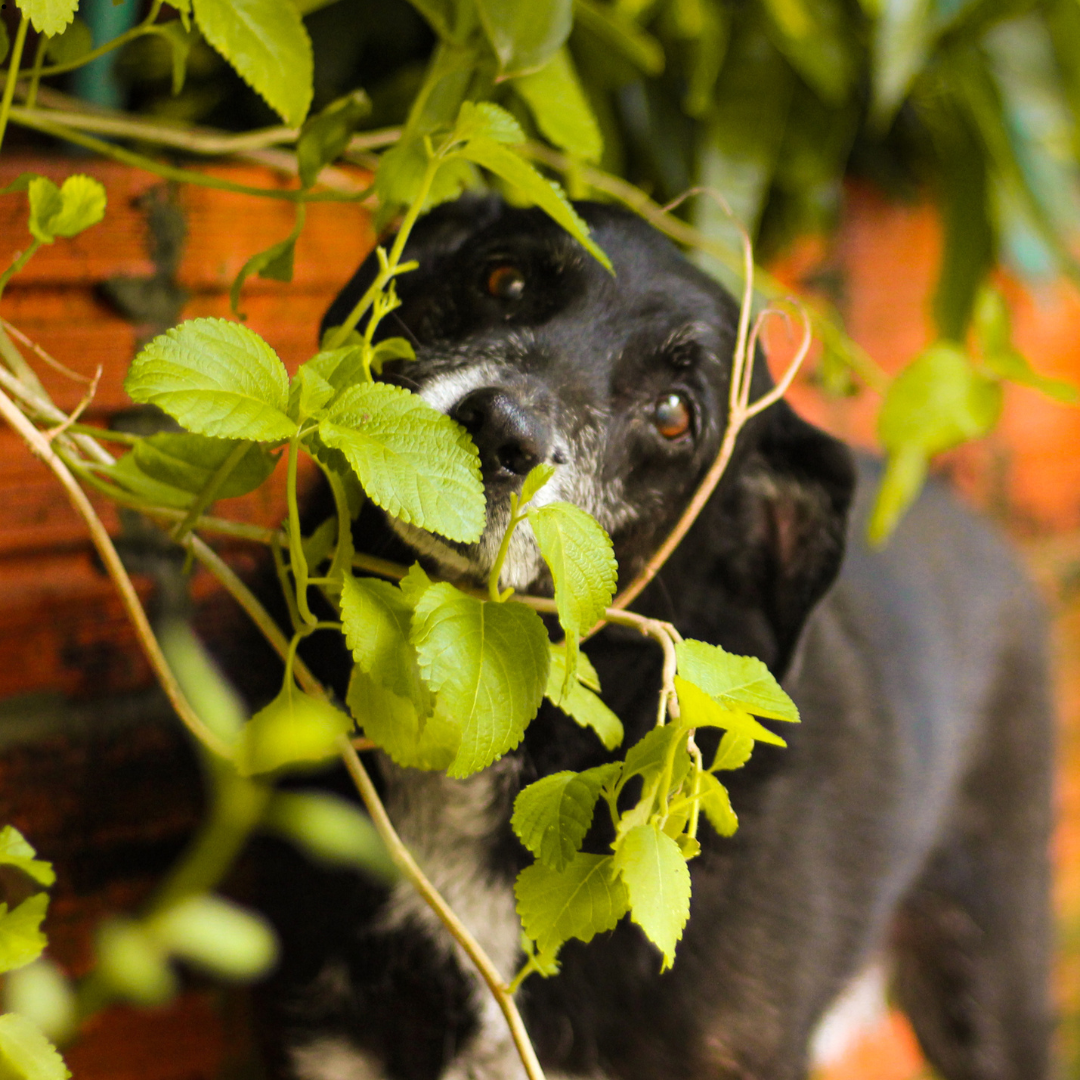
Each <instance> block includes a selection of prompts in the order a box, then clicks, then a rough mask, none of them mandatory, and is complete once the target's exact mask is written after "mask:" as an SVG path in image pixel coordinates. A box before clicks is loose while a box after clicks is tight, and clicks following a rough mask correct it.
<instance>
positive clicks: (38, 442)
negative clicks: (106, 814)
mask: <svg viewBox="0 0 1080 1080" xmlns="http://www.w3.org/2000/svg"><path fill="white" fill-rule="evenodd" d="M0 414H2V415H3V417H4V419H5V420H7V422H8V423H9V424H10V425H11V426H12V427H13V428H14V429H15V430H16V431H17V432H18V433H19V434H20V435H21V436H22V437H23V438H24V439H25V440H26V442H27V443H28V444H29V445H30V448H31V450H33V452H34V453H35V454H36V455H37V456H38V457H39V458H41V460H42V461H44V462H45V464H46V465H47V466H48V467H49V468H50V469H51V470H52V472H53V473H54V475H55V476H56V478H57V479H58V480H59V481H60V483H61V485H62V486H63V488H64V491H65V492H66V494H67V496H68V499H69V500H70V501H71V505H72V506H73V507H74V508H75V510H76V511H77V512H78V514H79V515H80V516H81V517H82V519H83V520H84V521H85V522H86V525H87V528H88V529H89V530H90V538H91V539H92V540H93V542H94V547H95V548H97V551H98V554H99V555H100V556H101V561H102V562H103V563H104V565H105V569H106V570H107V571H108V573H109V576H110V577H111V578H112V580H113V584H114V585H115V586H116V590H117V592H118V593H119V594H120V599H121V601H122V602H123V605H124V608H125V609H126V611H127V613H128V617H129V618H130V619H131V622H132V624H133V625H134V627H135V633H136V636H137V637H138V639H139V644H140V645H141V646H142V648H143V651H144V652H145V653H146V657H147V659H148V660H149V661H150V666H151V667H152V668H153V669H154V674H155V675H156V676H157V679H158V682H160V683H161V686H162V689H163V690H164V691H165V693H166V695H167V696H168V698H169V701H170V702H171V703H172V706H173V708H174V709H175V710H176V713H177V715H178V716H179V717H180V719H181V721H182V722H183V723H184V725H185V726H186V727H187V729H188V730H189V731H190V732H191V733H192V735H194V736H195V738H197V739H198V740H199V742H201V743H202V744H203V745H204V746H205V747H206V748H207V749H208V750H210V751H211V752H212V753H214V754H217V755H218V756H219V757H225V758H228V757H230V756H231V753H232V751H231V749H230V747H229V746H228V745H227V744H226V743H225V742H224V741H223V740H222V739H220V738H219V737H218V736H217V735H216V734H215V733H214V732H213V731H211V730H210V728H208V727H207V726H206V724H204V723H203V721H202V720H201V719H200V717H199V716H198V714H197V713H196V712H195V710H194V709H192V707H191V705H190V704H189V703H188V700H187V698H186V697H185V695H184V692H183V690H181V688H180V684H179V683H178V682H177V681H176V676H175V675H173V673H172V669H171V668H170V667H169V663H168V661H167V660H166V659H165V655H164V653H163V652H162V651H161V646H160V645H159V644H158V640H157V638H156V637H155V636H154V631H153V630H152V629H151V627H150V622H149V620H148V619H147V617H146V612H145V611H144V610H143V606H142V602H141V601H140V600H139V596H138V593H136V592H135V586H134V585H132V583H131V578H130V577H129V576H128V572H127V570H126V569H125V568H124V564H123V563H122V562H121V561H120V556H119V555H118V554H117V552H116V548H115V547H114V546H113V542H112V539H111V538H110V537H109V534H108V532H107V531H106V529H105V526H104V525H103V524H102V523H101V518H99V517H98V515H97V512H96V511H95V510H94V508H93V506H91V505H90V500H89V499H88V498H87V497H86V493H85V492H84V491H83V489H82V488H81V487H79V485H78V483H77V481H76V480H75V477H74V476H72V474H71V471H70V470H69V469H68V467H67V466H66V465H65V463H64V462H63V461H62V460H61V458H60V457H59V455H58V454H57V453H56V452H55V451H54V450H53V447H52V444H51V443H50V442H49V440H48V439H47V438H46V437H45V436H44V435H43V434H42V433H41V432H40V431H38V429H37V428H36V427H34V425H33V424H32V423H30V421H29V420H28V419H27V418H26V417H25V416H23V414H22V412H21V411H20V410H19V407H18V406H17V405H16V404H15V403H14V402H13V401H12V400H11V398H9V397H8V396H7V394H5V393H3V392H2V391H0Z"/></svg>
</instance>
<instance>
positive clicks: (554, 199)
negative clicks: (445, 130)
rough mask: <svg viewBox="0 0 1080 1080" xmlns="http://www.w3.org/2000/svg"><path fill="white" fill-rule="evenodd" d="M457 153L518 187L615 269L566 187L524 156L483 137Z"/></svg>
mask: <svg viewBox="0 0 1080 1080" xmlns="http://www.w3.org/2000/svg"><path fill="white" fill-rule="evenodd" d="M457 153H458V154H460V155H462V156H463V157H465V158H468V160H469V161H472V162H475V163H476V164H477V165H480V166H482V167H483V168H485V169H487V170H488V171H489V172H493V173H494V174H495V175H496V176H498V177H500V178H501V179H503V180H505V181H506V182H507V183H508V184H512V185H513V186H514V187H516V188H517V189H518V191H520V192H521V194H522V195H524V196H525V197H526V198H528V199H529V200H530V201H531V202H534V203H535V204H536V205H537V206H538V207H540V209H541V210H543V211H544V212H545V213H546V214H548V215H549V216H550V217H551V218H552V219H553V220H554V221H555V222H556V223H558V224H559V225H561V226H562V227H563V228H564V229H565V230H566V231H567V232H568V233H569V234H570V235H571V236H572V237H574V239H575V240H577V241H578V243H579V244H581V245H582V247H584V248H585V250H586V251H588V252H589V254H590V255H592V256H593V258H595V259H596V260H597V261H598V262H599V263H600V265H601V266H603V267H604V268H605V269H607V270H609V271H611V273H614V272H615V271H614V270H613V268H612V266H611V260H610V259H609V258H608V257H607V256H606V255H605V254H604V252H603V251H602V250H601V249H600V248H599V247H598V246H597V244H596V242H595V241H594V240H593V239H592V238H591V237H590V236H589V227H588V225H586V224H585V222H584V221H582V220H581V218H580V217H578V214H577V211H576V210H575V209H574V208H573V207H572V206H571V205H570V200H569V199H567V197H566V193H565V192H564V191H563V189H562V188H561V187H559V185H558V184H556V183H554V182H553V181H551V180H546V179H544V177H543V176H541V175H540V173H538V172H537V171H536V170H535V169H534V168H533V167H532V165H530V164H529V163H528V162H527V161H526V160H525V159H524V158H523V157H521V156H520V155H518V154H516V153H515V152H514V151H513V150H511V149H510V148H509V147H507V146H503V145H502V144H501V143H497V142H495V141H494V140H493V139H489V138H485V137H483V136H480V137H478V138H475V139H471V140H470V141H469V142H467V143H466V144H465V145H464V146H463V147H462V148H461V149H460V150H458V151H457Z"/></svg>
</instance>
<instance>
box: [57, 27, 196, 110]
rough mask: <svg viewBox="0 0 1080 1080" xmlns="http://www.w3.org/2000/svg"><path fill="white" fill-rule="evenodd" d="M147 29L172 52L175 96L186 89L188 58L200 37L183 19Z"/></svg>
mask: <svg viewBox="0 0 1080 1080" xmlns="http://www.w3.org/2000/svg"><path fill="white" fill-rule="evenodd" d="M76 21H78V20H76ZM147 29H148V31H149V32H150V33H152V34H156V35H157V36H158V37H160V38H164V39H165V41H166V42H167V43H168V45H169V48H170V49H171V50H172V92H173V95H174V96H175V95H176V94H179V93H180V91H181V90H183V89H184V80H185V78H186V77H187V62H188V57H189V56H190V55H191V49H192V47H193V46H194V45H195V43H196V42H197V41H198V40H199V35H198V34H197V33H195V32H193V31H192V30H191V26H190V22H185V20H183V19H172V20H170V21H169V22H166V23H155V24H154V25H153V26H150V27H148V28H147Z"/></svg>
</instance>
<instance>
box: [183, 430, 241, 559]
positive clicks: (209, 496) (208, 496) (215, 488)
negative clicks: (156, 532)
mask: <svg viewBox="0 0 1080 1080" xmlns="http://www.w3.org/2000/svg"><path fill="white" fill-rule="evenodd" d="M251 445H252V444H251V442H250V441H249V440H246V439H245V440H241V441H240V442H238V443H237V444H236V445H235V446H234V447H233V448H232V451H231V452H230V453H229V456H228V457H227V458H226V459H225V460H224V461H223V462H222V463H221V464H220V465H219V466H218V467H217V469H215V470H214V473H213V475H212V476H211V477H210V479H209V480H207V481H206V483H205V484H204V485H203V489H202V491H200V492H199V494H198V495H196V496H195V501H194V502H192V504H191V508H190V509H189V510H188V512H187V516H186V517H185V518H184V520H183V521H181V522H180V524H179V525H177V526H176V529H175V531H174V532H173V539H174V540H175V541H176V542H177V543H178V544H179V543H183V541H184V538H185V537H186V536H187V534H188V533H189V532H191V530H192V529H193V528H194V527H195V522H196V521H198V520H199V518H200V517H201V516H202V512H203V511H204V510H205V509H206V508H207V507H208V506H209V505H210V504H211V503H212V502H213V501H214V499H216V498H217V493H218V492H219V491H220V490H221V486H222V484H224V483H225V481H226V480H228V479H229V476H230V475H231V474H232V473H233V471H234V470H235V469H236V467H237V465H239V464H240V460H241V459H242V458H243V456H244V455H245V454H246V453H247V452H248V451H249V450H250V449H251Z"/></svg>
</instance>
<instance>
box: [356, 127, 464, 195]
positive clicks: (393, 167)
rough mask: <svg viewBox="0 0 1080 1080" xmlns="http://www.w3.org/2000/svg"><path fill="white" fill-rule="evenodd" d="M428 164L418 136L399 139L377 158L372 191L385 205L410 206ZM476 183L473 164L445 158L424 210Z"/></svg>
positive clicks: (418, 190) (433, 182) (418, 192)
mask: <svg viewBox="0 0 1080 1080" xmlns="http://www.w3.org/2000/svg"><path fill="white" fill-rule="evenodd" d="M427 163H428V155H427V150H426V149H425V147H424V143H423V142H422V141H421V140H419V139H410V140H407V141H405V142H400V143H398V144H397V146H393V147H391V148H390V149H389V150H387V151H386V152H385V153H384V154H383V155H382V156H381V157H380V158H379V168H378V170H377V171H376V173H375V191H376V192H377V194H378V196H379V200H380V202H382V203H384V204H385V205H387V206H409V205H410V204H411V203H413V202H415V201H416V199H417V198H418V197H419V195H420V183H421V181H422V180H423V177H424V171H425V170H426V169H427ZM475 184H476V171H475V170H474V169H473V168H472V166H471V165H469V164H468V162H465V161H462V160H461V159H460V158H457V157H453V156H451V157H448V158H446V159H445V161H444V162H443V164H442V165H440V166H439V169H438V171H437V172H436V173H435V179H434V180H433V181H432V184H431V188H430V190H429V191H428V194H427V198H425V199H424V205H423V209H424V210H425V211H426V210H430V209H431V208H432V207H433V206H438V205H439V203H443V202H447V201H448V200H450V199H456V198H457V197H458V196H459V195H460V194H461V193H462V191H464V190H465V188H467V187H470V186H475Z"/></svg>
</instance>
